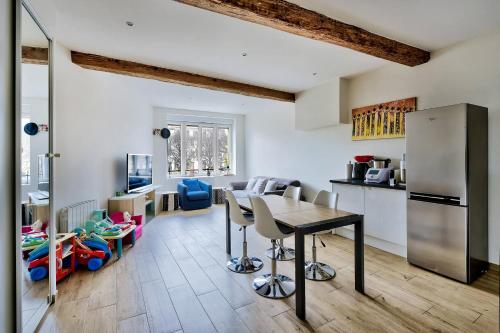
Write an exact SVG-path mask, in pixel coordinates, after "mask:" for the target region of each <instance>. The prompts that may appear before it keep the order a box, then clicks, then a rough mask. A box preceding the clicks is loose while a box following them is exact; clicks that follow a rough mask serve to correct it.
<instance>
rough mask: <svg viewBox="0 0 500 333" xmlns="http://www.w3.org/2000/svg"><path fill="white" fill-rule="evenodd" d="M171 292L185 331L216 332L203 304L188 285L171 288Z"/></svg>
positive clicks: (189, 332)
mask: <svg viewBox="0 0 500 333" xmlns="http://www.w3.org/2000/svg"><path fill="white" fill-rule="evenodd" d="M169 293H170V296H171V297H172V303H173V304H174V307H175V310H176V312H177V316H178V317H179V321H180V322H181V325H182V330H183V331H184V333H198V332H206V333H210V332H216V329H215V327H214V325H213V324H212V322H211V321H210V319H209V318H208V315H207V313H206V312H205V310H204V309H203V306H202V305H201V304H200V302H199V301H198V299H197V298H196V295H195V294H194V292H193V290H192V289H191V288H190V287H189V286H188V285H184V286H180V287H175V288H172V289H169Z"/></svg>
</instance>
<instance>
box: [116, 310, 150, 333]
mask: <svg viewBox="0 0 500 333" xmlns="http://www.w3.org/2000/svg"><path fill="white" fill-rule="evenodd" d="M117 332H118V333H138V332H141V333H142V332H143V333H149V332H150V330H149V326H148V318H147V317H146V315H145V314H142V315H138V316H135V317H132V318H127V319H124V320H120V321H119V322H118V329H117Z"/></svg>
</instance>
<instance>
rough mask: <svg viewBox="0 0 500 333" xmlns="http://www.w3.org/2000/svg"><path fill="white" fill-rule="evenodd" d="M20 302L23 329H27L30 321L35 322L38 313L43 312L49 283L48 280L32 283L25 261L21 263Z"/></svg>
mask: <svg viewBox="0 0 500 333" xmlns="http://www.w3.org/2000/svg"><path fill="white" fill-rule="evenodd" d="M22 268H23V273H22V282H21V288H22V293H23V296H22V300H21V308H22V318H23V327H25V328H26V327H28V326H29V325H30V324H31V323H30V321H31V320H32V319H33V318H36V319H33V321H35V323H36V321H37V320H38V319H39V318H40V317H39V313H42V312H43V311H44V308H45V307H46V306H47V296H48V295H49V282H48V279H45V280H41V281H32V280H31V277H30V274H29V271H28V262H27V260H23V262H22ZM37 314H38V316H37Z"/></svg>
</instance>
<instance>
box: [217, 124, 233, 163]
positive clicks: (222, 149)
mask: <svg viewBox="0 0 500 333" xmlns="http://www.w3.org/2000/svg"><path fill="white" fill-rule="evenodd" d="M217 165H218V168H219V171H227V169H228V167H230V165H231V156H230V152H229V128H218V130H217Z"/></svg>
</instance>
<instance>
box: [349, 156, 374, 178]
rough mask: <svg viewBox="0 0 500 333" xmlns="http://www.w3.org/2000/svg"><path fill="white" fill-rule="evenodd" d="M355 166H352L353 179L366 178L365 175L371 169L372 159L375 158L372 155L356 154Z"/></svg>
mask: <svg viewBox="0 0 500 333" xmlns="http://www.w3.org/2000/svg"><path fill="white" fill-rule="evenodd" d="M354 160H355V161H356V162H354V165H353V168H352V179H353V180H365V175H366V172H367V171H368V169H370V164H369V163H370V161H372V160H373V156H372V155H358V156H354Z"/></svg>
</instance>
